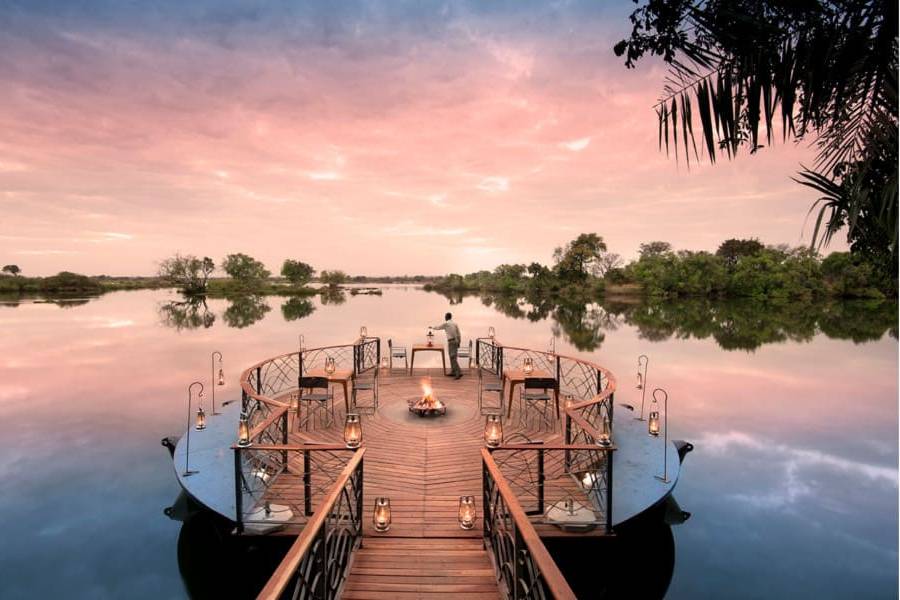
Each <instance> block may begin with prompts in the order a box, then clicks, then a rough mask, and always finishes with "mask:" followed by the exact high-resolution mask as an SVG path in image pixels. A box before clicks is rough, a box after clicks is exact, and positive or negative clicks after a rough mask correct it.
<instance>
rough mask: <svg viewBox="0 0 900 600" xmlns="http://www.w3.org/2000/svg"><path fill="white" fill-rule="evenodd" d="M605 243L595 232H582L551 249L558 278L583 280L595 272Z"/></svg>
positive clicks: (570, 280)
mask: <svg viewBox="0 0 900 600" xmlns="http://www.w3.org/2000/svg"><path fill="white" fill-rule="evenodd" d="M604 252H606V243H605V242H604V241H603V238H602V237H600V236H599V235H597V234H596V233H582V234H581V235H579V236H578V237H577V238H575V239H574V240H572V241H571V242H569V243H568V244H566V245H565V246H564V247H562V248H557V249H556V250H554V251H553V258H554V260H555V261H556V265H555V267H554V269H555V271H556V273H557V275H558V276H559V278H560V279H562V280H563V281H566V282H583V281H585V280H587V278H588V277H589V276H591V275H592V274H594V273H595V272H596V267H597V264H598V263H599V261H600V259H601V257H602V256H603V253H604Z"/></svg>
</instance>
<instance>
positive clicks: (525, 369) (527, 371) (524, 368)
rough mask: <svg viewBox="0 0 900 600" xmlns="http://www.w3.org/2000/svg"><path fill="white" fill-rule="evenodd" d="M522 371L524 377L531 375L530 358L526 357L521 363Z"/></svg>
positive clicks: (532, 364)
mask: <svg viewBox="0 0 900 600" xmlns="http://www.w3.org/2000/svg"><path fill="white" fill-rule="evenodd" d="M522 371H523V372H524V373H525V374H526V375H531V374H532V373H533V372H534V361H533V360H532V359H531V357H530V356H528V357H526V358H525V359H524V360H523V361H522Z"/></svg>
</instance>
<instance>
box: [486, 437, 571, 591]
mask: <svg viewBox="0 0 900 600" xmlns="http://www.w3.org/2000/svg"><path fill="white" fill-rule="evenodd" d="M537 448H539V447H536V446H530V447H529V449H530V450H535V449H537ZM481 460H483V461H484V464H485V465H486V466H487V469H488V471H489V472H490V474H491V477H492V478H493V480H494V484H495V485H496V486H497V490H498V491H499V492H500V495H501V496H502V497H503V502H504V503H506V509H507V510H508V511H509V514H510V516H511V517H512V519H513V521H514V522H515V524H516V529H517V530H518V531H519V535H521V536H522V540H523V541H524V542H525V545H526V546H528V552H529V553H530V554H531V559H532V560H533V561H534V564H535V565H537V568H538V570H539V571H540V573H541V578H542V579H543V580H544V583H545V584H546V585H547V588H548V589H549V590H550V594H551V595H552V596H553V597H554V598H556V600H577V598H576V596H575V592H573V591H572V588H571V587H569V583H568V582H567V581H566V578H565V577H564V576H563V574H562V572H561V571H560V570H559V567H557V566H556V562H554V560H553V557H552V556H550V553H549V552H548V551H547V548H546V547H545V546H544V543H543V542H541V538H540V536H539V535H538V533H537V531H535V529H534V525H532V524H531V521H530V520H529V519H528V515H526V514H525V511H524V510H523V509H522V506H521V505H520V504H519V501H518V499H516V495H515V494H514V493H513V491H512V489H510V487H509V484H508V483H507V482H506V478H505V477H504V476H503V473H501V472H500V467H498V466H497V463H496V462H494V457H493V456H491V453H490V452H489V451H488V449H487V448H482V449H481Z"/></svg>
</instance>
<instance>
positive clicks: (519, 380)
mask: <svg viewBox="0 0 900 600" xmlns="http://www.w3.org/2000/svg"><path fill="white" fill-rule="evenodd" d="M529 377H535V378H540V379H553V375H551V374H550V373H548V372H547V371H544V370H542V369H534V370H532V371H531V372H530V373H526V372H525V371H524V369H521V368H519V369H506V370H504V371H503V380H504V386H505V387H506V389H507V390H509V392H508V400H507V409H506V416H507V417H509V416H510V415H512V399H513V388H514V387H515V386H517V385H521V384H524V383H525V380H526V379H528V378H529ZM554 391H555V396H556V406H557V410H558V408H559V388H558V386H557V389H556V390H554Z"/></svg>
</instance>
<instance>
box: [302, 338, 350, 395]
mask: <svg viewBox="0 0 900 600" xmlns="http://www.w3.org/2000/svg"><path fill="white" fill-rule="evenodd" d="M329 358H333V359H334V366H335V368H336V369H339V370H348V371H352V370H354V367H355V365H356V344H344V345H341V346H327V347H325V348H311V349H308V350H303V351H302V352H301V353H300V361H301V364H302V365H303V375H306V374H307V373H309V372H310V371H313V370H321V369H324V368H325V361H326V360H328V359H329ZM296 384H297V381H296V379H295V380H294V385H295V386H296Z"/></svg>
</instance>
